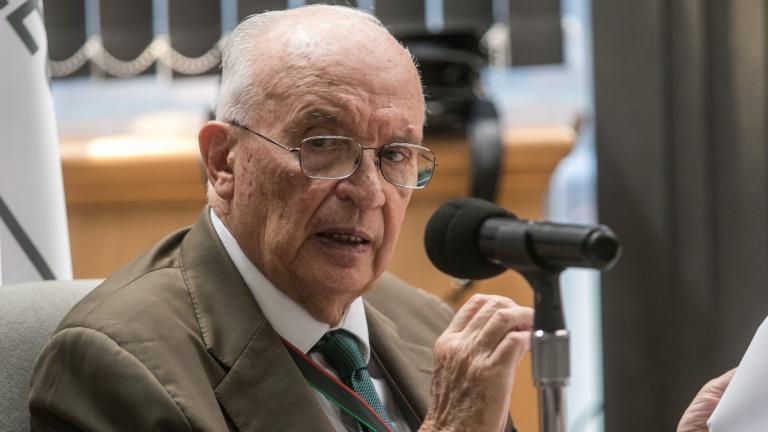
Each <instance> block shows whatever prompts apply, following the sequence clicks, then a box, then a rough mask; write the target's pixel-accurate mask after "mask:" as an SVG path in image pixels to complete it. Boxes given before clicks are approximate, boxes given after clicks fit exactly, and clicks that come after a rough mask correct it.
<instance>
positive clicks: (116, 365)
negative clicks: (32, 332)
mask: <svg viewBox="0 0 768 432" xmlns="http://www.w3.org/2000/svg"><path fill="white" fill-rule="evenodd" d="M29 409H30V415H31V430H32V431H33V432H42V431H93V432H112V431H189V430H191V427H190V425H189V422H188V421H187V418H186V416H185V415H184V413H183V412H182V410H181V408H180V407H179V405H178V404H177V403H176V401H175V400H174V398H173V395H172V393H171V392H170V391H169V389H167V388H165V387H164V386H163V385H162V384H161V383H160V382H159V381H158V379H157V378H156V377H155V376H154V375H153V374H152V373H150V371H149V370H148V369H147V368H146V366H145V365H144V364H143V363H142V362H141V361H140V360H139V359H137V358H136V357H134V356H133V355H132V354H131V353H130V352H128V351H126V350H125V349H124V348H123V347H121V346H120V345H118V343H116V342H115V341H114V340H112V339H111V338H110V337H109V336H107V335H105V334H104V333H101V332H99V331H96V330H93V329H90V328H85V327H73V328H66V329H64V330H61V331H59V332H58V333H56V334H55V335H54V336H53V337H52V338H51V340H49V341H48V343H47V344H46V345H45V347H44V348H43V351H42V352H41V354H40V357H39V358H38V361H37V365H36V366H35V370H34V372H33V375H32V387H31V390H30V396H29Z"/></svg>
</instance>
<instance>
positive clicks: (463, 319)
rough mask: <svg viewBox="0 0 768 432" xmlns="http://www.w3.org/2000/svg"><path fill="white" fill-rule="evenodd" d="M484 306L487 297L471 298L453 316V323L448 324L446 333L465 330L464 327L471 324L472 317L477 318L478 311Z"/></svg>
mask: <svg viewBox="0 0 768 432" xmlns="http://www.w3.org/2000/svg"><path fill="white" fill-rule="evenodd" d="M484 304H485V296H482V295H478V294H475V295H473V296H472V297H470V298H469V300H467V302H466V303H464V305H463V306H461V308H459V310H458V312H456V315H454V316H453V319H452V320H451V323H450V324H448V328H447V329H446V332H453V333H458V332H460V331H462V330H464V327H466V326H467V323H469V321H470V320H471V319H472V317H473V316H475V314H476V313H477V311H479V310H480V308H482V307H483V305H484Z"/></svg>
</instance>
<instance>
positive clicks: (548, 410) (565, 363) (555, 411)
mask: <svg viewBox="0 0 768 432" xmlns="http://www.w3.org/2000/svg"><path fill="white" fill-rule="evenodd" d="M560 272H561V270H550V271H547V270H543V269H538V270H532V271H524V272H521V274H522V275H523V276H524V277H525V279H526V280H527V281H528V283H529V284H530V285H531V287H532V288H533V291H534V322H533V330H534V331H533V334H532V335H531V352H532V356H533V381H534V383H535V384H536V388H537V392H538V397H539V431H540V432H565V395H564V390H565V386H567V385H568V378H569V377H570V342H569V336H568V330H567V329H566V328H565V318H564V316H563V307H562V299H561V296H560Z"/></svg>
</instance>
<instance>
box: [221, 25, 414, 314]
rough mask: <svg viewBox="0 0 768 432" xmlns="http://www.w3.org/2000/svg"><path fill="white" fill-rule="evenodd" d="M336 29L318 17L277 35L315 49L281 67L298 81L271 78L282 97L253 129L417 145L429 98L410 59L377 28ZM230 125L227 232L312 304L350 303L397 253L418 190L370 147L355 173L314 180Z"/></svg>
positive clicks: (292, 160) (282, 138) (290, 141)
mask: <svg viewBox="0 0 768 432" xmlns="http://www.w3.org/2000/svg"><path fill="white" fill-rule="evenodd" d="M369 33H370V31H369ZM318 34H320V35H322V36H317V35H318ZM334 35H335V34H334V30H333V29H332V28H326V29H323V25H322V23H319V24H318V25H315V26H313V28H312V31H308V32H303V31H301V30H296V29H293V30H292V31H291V35H290V36H287V35H279V34H278V35H276V37H278V38H279V37H281V36H282V37H291V38H293V39H292V40H293V41H294V42H295V43H298V44H301V45H302V46H304V47H306V48H307V50H306V53H305V54H303V55H301V56H299V57H300V59H301V65H300V66H301V67H299V68H296V69H293V68H291V69H290V70H289V71H287V72H286V74H285V76H286V77H291V78H290V79H293V80H295V81H293V82H290V83H288V84H287V85H285V83H283V84H280V85H276V86H274V88H273V90H272V93H278V94H270V99H269V100H268V101H267V102H265V105H264V106H262V110H260V112H265V111H266V112H268V113H269V115H262V116H261V118H256V119H253V120H252V121H251V122H250V123H251V124H249V125H248V126H249V127H250V128H251V129H253V130H255V131H257V132H259V133H261V134H263V135H266V136H268V137H270V138H272V139H274V140H276V141H277V142H280V143H282V144H283V145H285V146H287V147H296V146H298V144H299V142H300V141H301V140H302V139H304V138H307V137H311V136H317V135H343V136H348V137H351V138H353V139H355V140H356V141H358V142H360V143H362V144H363V146H364V147H375V148H379V147H381V146H383V145H385V144H388V143H392V142H410V143H416V144H420V143H421V139H422V126H423V122H424V114H423V110H424V108H423V96H422V93H421V84H420V82H419V77H418V74H417V72H416V70H415V68H414V66H413V64H412V62H411V60H410V58H409V57H408V56H407V55H406V54H405V52H404V51H403V50H402V48H401V47H400V46H399V45H397V44H396V43H395V42H394V40H388V39H386V38H385V37H384V35H383V34H381V32H373V36H372V35H371V34H363V35H361V36H360V38H359V39H360V40H354V39H355V38H350V36H349V35H338V36H339V38H335V39H334ZM374 36H375V37H378V38H379V39H376V38H375V37H374ZM328 38H331V39H332V41H331V42H329V41H328ZM329 47H331V48H329ZM276 60H278V61H279V60H282V59H281V58H280V57H279V56H278V57H277V58H276ZM288 63H290V62H288ZM286 79H289V78H286ZM232 129H234V130H233V134H235V136H236V137H237V144H236V147H235V151H234V152H233V154H234V156H233V157H234V158H235V161H234V163H233V170H234V178H235V190H234V197H233V199H232V202H231V226H230V229H231V231H233V234H234V236H235V238H236V239H237V240H238V243H239V244H240V246H241V248H242V249H243V250H244V252H245V253H246V255H248V257H249V258H250V259H251V261H253V262H254V264H255V265H256V266H257V267H258V268H259V269H260V270H261V271H262V272H263V273H264V274H265V276H266V277H267V278H268V279H270V280H271V281H272V282H273V283H274V284H275V286H277V287H278V288H279V289H281V290H282V291H284V292H285V293H286V294H288V295H289V296H290V297H292V298H294V299H295V300H297V301H299V303H302V304H305V305H307V304H317V303H328V304H337V303H341V304H348V303H349V302H350V301H351V300H352V299H354V298H355V297H357V296H359V295H360V294H362V293H363V292H364V291H365V290H366V289H368V288H370V287H371V286H372V283H373V282H374V281H375V280H376V279H377V278H378V276H379V275H380V274H381V273H382V272H383V271H384V270H385V268H386V266H387V264H388V262H389V259H390V257H391V255H392V251H393V248H394V246H395V243H396V240H397V236H398V234H399V232H400V227H401V225H402V222H403V217H404V215H405V209H406V206H407V205H408V201H409V199H410V196H411V191H410V190H408V189H403V188H399V187H397V186H394V185H392V184H390V183H388V182H387V181H386V180H384V178H383V177H382V175H381V173H380V172H379V170H378V168H377V164H376V157H375V152H374V151H370V150H366V151H364V152H363V153H364V154H363V160H362V161H361V163H360V167H359V168H358V170H357V172H356V173H355V174H354V175H352V176H351V177H349V178H347V179H343V180H317V179H310V178H307V177H306V176H304V174H303V173H302V171H301V167H300V164H299V158H298V156H297V154H296V153H291V152H288V151H286V150H284V149H281V148H280V147H278V146H276V145H274V144H270V143H269V142H267V141H265V140H263V139H261V138H258V137H257V136H255V135H253V134H251V133H249V132H247V131H244V130H241V129H238V128H234V127H233V128H232Z"/></svg>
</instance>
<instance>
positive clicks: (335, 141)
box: [304, 137, 349, 150]
mask: <svg viewBox="0 0 768 432" xmlns="http://www.w3.org/2000/svg"><path fill="white" fill-rule="evenodd" d="M304 145H305V146H309V147H311V148H312V149H313V150H336V149H343V148H346V147H347V146H348V145H349V143H348V142H347V141H345V140H342V139H339V138H332V137H328V138H326V137H318V138H311V139H308V140H306V141H304Z"/></svg>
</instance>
